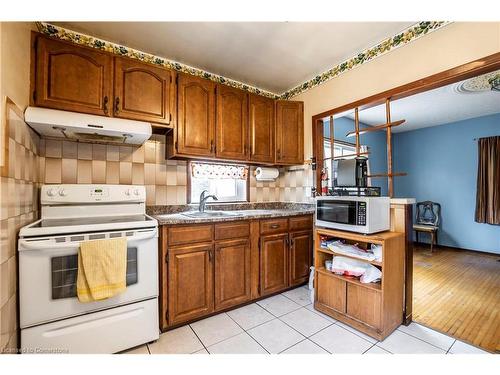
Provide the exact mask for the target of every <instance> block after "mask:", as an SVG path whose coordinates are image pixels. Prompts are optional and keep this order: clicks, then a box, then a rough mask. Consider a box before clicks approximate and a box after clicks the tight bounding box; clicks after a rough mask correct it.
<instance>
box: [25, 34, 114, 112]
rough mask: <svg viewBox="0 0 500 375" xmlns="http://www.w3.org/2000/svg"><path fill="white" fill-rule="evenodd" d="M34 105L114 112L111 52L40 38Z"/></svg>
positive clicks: (37, 50)
mask: <svg viewBox="0 0 500 375" xmlns="http://www.w3.org/2000/svg"><path fill="white" fill-rule="evenodd" d="M35 76H36V77H35V93H34V104H35V105H36V106H40V107H48V108H54V109H62V110H67V111H75V112H82V113H90V114H94V115H106V116H109V115H110V114H111V90H112V79H113V59H112V57H111V56H110V55H108V54H106V53H102V52H99V51H96V50H92V49H88V48H84V47H79V46H76V45H72V44H69V43H65V42H61V41H56V40H53V39H47V38H44V37H38V39H37V47H36V73H35Z"/></svg>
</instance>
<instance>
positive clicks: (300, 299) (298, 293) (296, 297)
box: [282, 286, 311, 306]
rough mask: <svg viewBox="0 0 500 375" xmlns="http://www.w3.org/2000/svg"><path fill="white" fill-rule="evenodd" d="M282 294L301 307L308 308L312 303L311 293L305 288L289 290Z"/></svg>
mask: <svg viewBox="0 0 500 375" xmlns="http://www.w3.org/2000/svg"><path fill="white" fill-rule="evenodd" d="M282 294H283V295H284V296H285V297H287V298H290V299H291V300H292V301H293V302H295V303H297V304H299V305H300V306H306V305H309V304H310V303H311V291H310V290H309V289H307V287H305V286H301V287H300V288H295V289H292V290H288V291H286V292H284V293H282Z"/></svg>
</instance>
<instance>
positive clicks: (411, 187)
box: [393, 114, 500, 253]
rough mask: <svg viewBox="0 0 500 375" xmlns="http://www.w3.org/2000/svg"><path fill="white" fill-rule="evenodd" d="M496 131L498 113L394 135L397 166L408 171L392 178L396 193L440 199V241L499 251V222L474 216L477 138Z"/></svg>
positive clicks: (498, 129)
mask: <svg viewBox="0 0 500 375" xmlns="http://www.w3.org/2000/svg"><path fill="white" fill-rule="evenodd" d="M493 135H500V114H496V115H490V116H484V117H478V118H474V119H469V120H464V121H459V122H455V123H450V124H445V125H440V126H434V127H429V128H424V129H418V130H414V131H409V132H403V133H396V134H395V135H394V138H393V148H394V150H393V159H394V170H395V171H398V172H407V173H408V176H406V177H396V178H395V179H394V181H395V182H394V184H395V185H394V187H395V196H396V197H414V198H416V199H417V202H418V201H424V200H431V201H434V202H438V203H440V204H441V212H442V218H441V220H442V221H441V228H440V231H439V235H438V236H439V244H442V245H448V246H453V247H459V248H463V249H470V250H480V251H487V252H493V253H500V226H498V225H489V224H479V223H476V222H475V221H474V211H475V205H476V177H477V142H476V141H474V138H481V137H487V136H493ZM424 236H426V235H425V234H422V235H421V238H423V237H424ZM421 240H422V239H421Z"/></svg>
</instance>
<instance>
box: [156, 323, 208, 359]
mask: <svg viewBox="0 0 500 375" xmlns="http://www.w3.org/2000/svg"><path fill="white" fill-rule="evenodd" d="M148 346H149V350H150V351H151V354H189V353H193V352H196V351H198V350H200V349H203V345H202V343H201V342H200V340H198V338H197V337H196V335H195V334H194V332H193V330H192V329H191V328H190V327H189V326H183V327H180V328H176V329H174V330H172V331H168V332H165V333H162V334H161V335H160V338H159V339H158V341H156V342H153V343H151V344H148Z"/></svg>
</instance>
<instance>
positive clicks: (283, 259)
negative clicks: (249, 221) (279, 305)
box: [260, 234, 288, 296]
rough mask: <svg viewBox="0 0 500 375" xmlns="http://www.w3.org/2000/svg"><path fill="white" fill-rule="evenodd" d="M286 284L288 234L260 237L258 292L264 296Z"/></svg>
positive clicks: (281, 288) (284, 286)
mask: <svg viewBox="0 0 500 375" xmlns="http://www.w3.org/2000/svg"><path fill="white" fill-rule="evenodd" d="M287 286H288V234H279V235H272V236H263V237H261V238H260V289H261V290H260V292H261V295H262V296H264V295H266V294H271V293H274V292H278V291H280V290H283V289H285V288H286V287H287Z"/></svg>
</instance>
